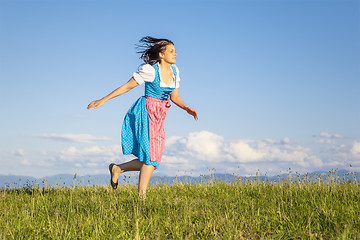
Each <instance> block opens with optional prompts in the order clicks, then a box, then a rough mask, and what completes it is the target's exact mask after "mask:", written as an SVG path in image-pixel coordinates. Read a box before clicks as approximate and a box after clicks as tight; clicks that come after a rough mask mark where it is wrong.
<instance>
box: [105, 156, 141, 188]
mask: <svg viewBox="0 0 360 240" xmlns="http://www.w3.org/2000/svg"><path fill="white" fill-rule="evenodd" d="M142 165H143V163H142V162H140V161H139V159H134V160H131V161H129V162H126V163H121V164H118V165H114V167H113V168H112V181H113V182H116V181H117V179H118V178H119V175H120V174H121V173H123V172H128V171H140V169H141V167H142Z"/></svg>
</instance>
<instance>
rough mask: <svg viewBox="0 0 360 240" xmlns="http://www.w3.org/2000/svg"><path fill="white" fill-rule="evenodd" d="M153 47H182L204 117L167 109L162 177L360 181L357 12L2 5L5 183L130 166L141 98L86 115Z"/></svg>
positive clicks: (194, 101) (342, 7) (290, 7)
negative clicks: (129, 135)
mask: <svg viewBox="0 0 360 240" xmlns="http://www.w3.org/2000/svg"><path fill="white" fill-rule="evenodd" d="M146 35H151V36H154V37H165V38H169V39H171V40H172V41H174V43H175V47H176V49H177V52H178V57H177V66H178V67H179V69H180V74H181V79H182V82H181V89H180V95H181V96H182V98H183V99H184V100H185V102H186V103H187V104H188V105H189V106H191V107H193V108H194V109H196V110H197V111H198V113H199V121H194V120H193V119H192V118H191V117H190V116H189V115H187V114H186V113H185V112H184V111H182V110H181V109H179V108H177V107H176V106H175V105H173V106H172V107H171V109H170V111H169V112H168V116H167V120H166V136H167V143H166V147H165V151H164V156H163V161H162V164H161V166H160V168H159V169H158V170H157V174H161V175H170V176H174V175H182V174H192V175H199V174H206V173H208V172H209V171H210V170H211V169H216V172H224V173H225V172H226V173H235V174H238V175H251V174H255V173H256V172H257V171H260V172H261V173H268V174H277V173H279V172H284V171H287V170H288V169H289V168H291V169H293V171H298V172H309V171H314V170H331V169H336V168H339V169H355V170H360V125H359V123H360V107H359V103H360V3H359V1H348V0H341V1H340V0H338V1H331V0H330V1H323V0H314V1H311V0H303V1H300V0H290V1H285V0H283V1H282V0H278V1H275V0H274V1H265V0H264V1H260V0H256V1H250V0H248V1H181V2H176V1H161V0H160V1H156V4H155V3H154V2H150V1H112V0H107V1H97V0H92V1H85V0H73V1H68V0H65V1H58V0H53V1H42V0H36V1H35V0H30V1H29V0H28V1H17V0H11V1H10V0H6V1H5V0H0V80H1V85H0V96H1V102H2V110H1V118H0V123H1V135H0V144H1V147H0V164H1V166H2V167H1V168H0V174H21V175H30V176H35V177H42V176H47V175H53V174H58V173H71V174H73V173H77V174H98V173H107V165H108V164H109V163H110V162H113V161H115V162H117V163H120V162H123V161H126V160H128V159H131V157H129V156H123V155H122V154H121V147H120V130H121V124H122V120H123V117H124V115H125V114H126V111H127V110H128V108H129V107H130V106H131V104H132V103H133V102H134V101H135V100H136V99H137V98H138V97H139V96H141V95H143V91H144V87H143V86H140V87H138V88H136V89H134V90H133V91H131V92H129V93H127V94H125V95H123V96H120V97H118V98H116V99H113V100H111V101H109V102H107V103H106V104H105V105H104V106H103V107H101V108H99V109H96V110H90V111H89V110H86V106H87V105H88V104H89V103H90V102H91V101H92V100H95V99H99V98H101V97H103V96H105V95H107V94H108V93H110V92H111V91H112V90H114V89H115V88H117V87H119V86H120V85H121V84H123V83H125V82H126V81H127V80H128V79H129V78H130V77H131V76H132V74H133V72H134V71H136V70H137V69H138V67H139V65H140V64H141V61H140V60H139V55H138V54H137V53H136V49H135V44H136V43H137V42H138V40H139V39H140V38H141V37H143V36H146ZM350 164H351V166H352V167H350ZM209 169H210V170H209Z"/></svg>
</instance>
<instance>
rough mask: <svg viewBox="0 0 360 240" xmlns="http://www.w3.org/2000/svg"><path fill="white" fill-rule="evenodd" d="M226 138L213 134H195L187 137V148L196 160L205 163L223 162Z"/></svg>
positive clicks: (205, 132) (204, 132) (203, 132)
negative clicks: (223, 147) (222, 154)
mask: <svg viewBox="0 0 360 240" xmlns="http://www.w3.org/2000/svg"><path fill="white" fill-rule="evenodd" d="M223 140H224V138H223V137H221V136H219V135H216V134H214V133H211V132H207V131H202V132H193V133H190V134H189V135H188V137H187V142H186V147H187V150H188V151H189V152H190V153H191V155H192V156H193V157H195V158H198V159H200V160H205V161H222V159H221V157H222V156H221V153H222V146H223Z"/></svg>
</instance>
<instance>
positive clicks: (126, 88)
mask: <svg viewBox="0 0 360 240" xmlns="http://www.w3.org/2000/svg"><path fill="white" fill-rule="evenodd" d="M138 85H139V84H138V83H137V82H136V81H135V79H134V78H133V77H132V78H131V79H130V80H129V81H128V82H127V83H125V84H124V85H122V86H121V87H119V88H117V89H115V90H114V91H112V92H111V93H110V94H109V95H107V96H105V97H103V98H102V99H99V100H95V101H92V102H91V103H90V104H89V105H88V107H87V109H90V108H98V107H101V106H102V105H104V103H105V102H106V101H108V100H110V99H112V98H114V97H117V96H120V95H121V94H124V93H126V92H128V91H130V90H131V89H133V88H134V87H136V86H138Z"/></svg>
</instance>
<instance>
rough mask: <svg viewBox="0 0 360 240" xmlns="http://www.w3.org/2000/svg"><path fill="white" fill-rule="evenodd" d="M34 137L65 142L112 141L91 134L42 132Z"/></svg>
mask: <svg viewBox="0 0 360 240" xmlns="http://www.w3.org/2000/svg"><path fill="white" fill-rule="evenodd" d="M33 137H37V138H43V139H50V140H55V141H64V142H81V143H94V142H97V141H110V140H111V138H108V137H96V136H93V135H90V134H72V133H66V134H55V133H52V134H40V135H33Z"/></svg>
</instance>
